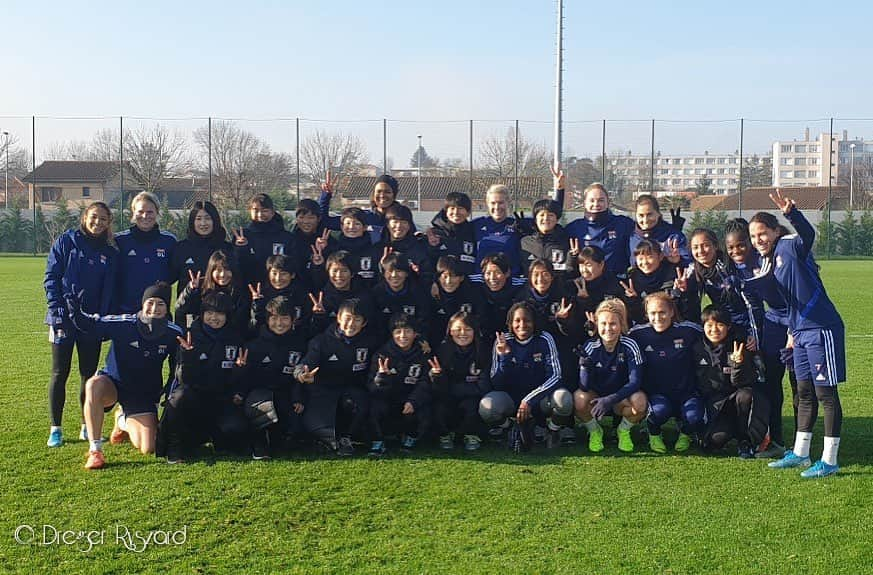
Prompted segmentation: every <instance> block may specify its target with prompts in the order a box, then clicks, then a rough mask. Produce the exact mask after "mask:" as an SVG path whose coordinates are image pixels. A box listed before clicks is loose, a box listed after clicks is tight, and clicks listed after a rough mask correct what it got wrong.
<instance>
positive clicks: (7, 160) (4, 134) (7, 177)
mask: <svg viewBox="0 0 873 575" xmlns="http://www.w3.org/2000/svg"><path fill="white" fill-rule="evenodd" d="M3 136H4V137H5V138H6V142H5V144H4V146H5V148H6V170H5V179H6V183H5V184H4V185H5V187H4V188H3V195H4V197H5V198H6V201H5V207H6V209H7V210H8V209H9V132H3ZM853 147H854V146H853ZM852 152H853V154H854V150H852ZM852 157H853V158H854V157H855V156H854V155H853V156H852Z"/></svg>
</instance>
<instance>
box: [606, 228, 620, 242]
mask: <svg viewBox="0 0 873 575" xmlns="http://www.w3.org/2000/svg"><path fill="white" fill-rule="evenodd" d="M606 237H608V238H609V239H611V240H614V239H616V238H617V237H618V233H617V232H616V231H615V230H609V231H608V232H606Z"/></svg>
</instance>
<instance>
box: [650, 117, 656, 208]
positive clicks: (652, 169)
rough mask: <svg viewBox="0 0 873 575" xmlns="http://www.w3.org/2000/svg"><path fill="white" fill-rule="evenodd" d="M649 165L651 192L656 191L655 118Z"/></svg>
mask: <svg viewBox="0 0 873 575" xmlns="http://www.w3.org/2000/svg"><path fill="white" fill-rule="evenodd" d="M650 161H651V165H650V166H649V193H651V194H653V195H654V193H655V120H652V152H651V157H650Z"/></svg>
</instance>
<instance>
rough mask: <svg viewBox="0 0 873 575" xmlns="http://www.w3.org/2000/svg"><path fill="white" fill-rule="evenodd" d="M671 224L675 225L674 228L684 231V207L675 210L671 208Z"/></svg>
mask: <svg viewBox="0 0 873 575" xmlns="http://www.w3.org/2000/svg"><path fill="white" fill-rule="evenodd" d="M670 223H671V224H673V227H674V228H676V229H677V230H679V231H680V232H681V231H682V228H683V227H685V218H683V217H682V207H681V206H680V207H678V208H676V209H675V210H674V209H673V208H670Z"/></svg>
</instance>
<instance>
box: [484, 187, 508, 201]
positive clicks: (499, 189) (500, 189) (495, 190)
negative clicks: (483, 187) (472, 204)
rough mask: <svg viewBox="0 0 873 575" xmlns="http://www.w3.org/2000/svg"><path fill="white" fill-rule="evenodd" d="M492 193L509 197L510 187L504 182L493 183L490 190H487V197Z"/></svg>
mask: <svg viewBox="0 0 873 575" xmlns="http://www.w3.org/2000/svg"><path fill="white" fill-rule="evenodd" d="M491 194H500V195H502V196H504V197H508V196H509V188H507V187H506V186H504V185H503V184H492V185H491V186H489V188H488V191H486V192H485V197H486V198H487V197H488V196H490V195H491Z"/></svg>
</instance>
